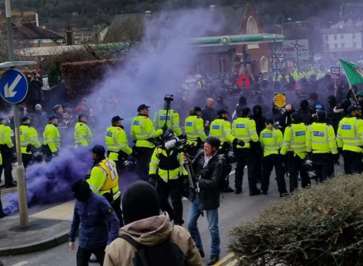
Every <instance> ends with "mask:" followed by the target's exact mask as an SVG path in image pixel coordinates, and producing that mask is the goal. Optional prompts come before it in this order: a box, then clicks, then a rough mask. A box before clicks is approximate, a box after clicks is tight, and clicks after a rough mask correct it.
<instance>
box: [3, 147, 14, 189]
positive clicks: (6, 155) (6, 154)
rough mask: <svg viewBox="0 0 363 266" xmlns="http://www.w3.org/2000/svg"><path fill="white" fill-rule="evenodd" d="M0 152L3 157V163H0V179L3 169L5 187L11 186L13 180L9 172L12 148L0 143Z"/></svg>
mask: <svg viewBox="0 0 363 266" xmlns="http://www.w3.org/2000/svg"><path fill="white" fill-rule="evenodd" d="M0 152H1V156H2V159H3V164H2V165H0V179H1V175H2V173H3V170H4V177H5V187H6V186H11V185H12V184H13V182H14V179H13V176H12V174H11V170H12V166H11V163H12V161H13V153H12V150H11V149H10V148H9V147H8V146H7V145H0Z"/></svg>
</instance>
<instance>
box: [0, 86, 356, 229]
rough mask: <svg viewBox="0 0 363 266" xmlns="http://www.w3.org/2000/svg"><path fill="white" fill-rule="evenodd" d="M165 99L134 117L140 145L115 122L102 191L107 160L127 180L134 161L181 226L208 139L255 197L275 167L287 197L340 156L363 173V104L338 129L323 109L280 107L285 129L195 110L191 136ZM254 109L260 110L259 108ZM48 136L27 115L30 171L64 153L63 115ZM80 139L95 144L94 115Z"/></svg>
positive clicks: (7, 169)
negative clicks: (195, 169)
mask: <svg viewBox="0 0 363 266" xmlns="http://www.w3.org/2000/svg"><path fill="white" fill-rule="evenodd" d="M362 97H363V93H362ZM164 101H165V105H164V108H163V109H161V110H159V111H158V112H157V113H156V115H155V117H154V119H153V120H152V119H151V117H150V114H149V109H150V107H149V106H147V105H145V104H142V105H140V106H139V107H138V108H137V115H136V116H135V117H134V118H133V119H132V121H131V128H130V136H131V138H132V140H133V143H134V145H130V143H132V142H129V137H128V134H127V133H126V131H125V129H124V126H123V124H122V120H123V119H122V118H121V117H120V116H115V117H113V118H112V120H111V125H110V127H109V128H107V130H106V133H105V137H104V142H105V146H106V149H105V153H106V157H105V158H104V157H103V156H102V151H100V149H98V150H97V151H96V153H98V157H100V158H101V159H100V160H98V161H97V163H98V164H101V163H103V164H102V166H100V169H101V170H104V171H103V172H102V171H101V172H102V173H103V176H104V177H103V179H104V182H103V183H102V184H101V185H98V187H99V189H101V190H102V186H107V185H105V184H108V183H107V182H106V180H107V178H108V175H107V173H110V171H108V170H107V169H108V168H107V167H108V166H107V165H110V164H108V163H107V162H105V161H104V160H106V159H107V160H109V161H112V162H114V164H115V167H116V169H117V173H118V175H119V176H122V175H123V173H125V172H126V171H128V165H129V164H130V161H133V160H134V161H135V162H136V167H135V171H136V173H137V174H138V176H139V177H140V178H141V179H143V180H146V181H148V182H150V183H152V184H153V185H155V186H156V188H157V191H158V193H159V195H160V198H161V206H162V209H163V210H165V211H167V212H168V213H169V215H170V217H171V219H173V220H174V222H175V223H176V224H182V223H183V218H182V213H183V204H182V200H181V199H182V196H183V195H184V196H188V193H189V192H190V189H193V188H194V186H195V184H193V182H195V180H196V177H195V176H193V171H192V169H191V168H190V165H191V163H192V161H193V158H194V157H195V156H196V155H197V154H198V153H200V152H202V148H203V142H204V141H205V140H206V138H207V136H213V137H216V138H218V139H219V140H220V143H221V145H220V148H219V157H220V158H221V160H223V164H222V165H223V181H222V182H221V184H220V190H221V191H222V192H233V191H234V192H235V193H236V194H240V193H242V191H243V190H242V184H243V176H244V172H245V171H244V169H245V168H247V171H246V172H247V178H248V188H249V194H250V195H251V196H255V195H259V194H268V193H269V184H270V175H271V172H272V170H273V169H275V173H276V182H277V187H278V191H279V194H280V196H281V197H284V196H287V195H289V193H293V192H294V191H295V190H296V189H298V187H299V182H300V183H301V185H300V186H301V187H302V188H308V187H310V186H311V180H312V179H315V180H316V182H323V181H325V180H327V179H328V178H331V177H333V176H334V173H335V170H334V168H335V164H339V156H340V155H342V157H343V159H344V171H345V173H346V174H353V173H360V172H361V171H362V151H363V150H362V148H363V120H362V119H361V107H360V105H359V104H357V105H355V104H350V105H349V106H345V107H344V110H343V111H341V110H339V108H338V107H339V106H336V108H334V112H335V111H336V112H337V114H338V113H339V116H340V118H341V119H340V118H339V120H335V121H336V122H335V123H336V124H333V123H332V122H331V119H328V118H327V112H326V111H324V110H323V109H319V110H317V111H316V112H311V113H310V115H309V116H311V117H309V119H308V120H307V119H306V117H304V116H303V115H302V114H301V113H300V112H294V111H292V110H291V108H288V111H287V109H286V108H280V110H279V111H280V112H281V113H284V114H286V113H288V118H289V119H288V123H286V124H285V125H284V126H283V127H281V126H279V125H277V124H276V121H274V120H273V119H268V118H264V119H263V120H262V121H263V125H261V120H260V119H259V118H258V117H255V116H252V115H251V110H250V108H249V107H247V105H246V104H244V105H242V104H241V103H240V104H239V105H237V107H236V110H235V114H234V115H233V117H234V119H233V121H230V120H229V114H228V112H227V111H226V110H219V111H218V112H217V117H216V118H215V119H214V120H213V121H204V120H203V118H202V117H203V112H202V109H201V108H200V107H195V108H193V110H191V111H190V114H189V115H188V116H187V117H186V119H185V122H184V133H183V130H182V127H181V125H180V116H179V114H178V112H177V111H175V110H174V109H172V108H171V103H172V101H173V97H172V96H171V95H168V96H166V97H165V99H164ZM253 111H254V113H255V111H256V110H255V108H254V110H253ZM257 111H258V110H257ZM259 112H260V113H261V110H259ZM260 116H261V114H260ZM328 116H329V114H328ZM306 121H309V122H306ZM9 123H10V122H9V121H8V119H5V118H2V119H1V120H0V152H1V157H2V158H1V159H2V160H1V169H0V170H1V174H2V171H3V170H4V177H5V184H4V185H3V186H5V187H12V186H14V185H15V182H14V181H13V177H12V173H11V170H12V162H13V160H12V157H13V150H14V144H13V130H12V129H11V127H10V125H9ZM256 123H257V126H256ZM42 135H43V138H42V139H43V141H42V142H41V141H40V138H39V134H38V131H37V129H36V128H35V127H33V126H32V121H31V119H30V118H29V117H23V118H22V120H21V126H20V143H21V153H22V156H23V162H24V166H25V167H28V166H29V164H31V163H34V162H37V161H42V160H45V161H50V160H51V159H52V158H53V157H55V156H57V154H58V152H59V150H60V148H61V131H60V130H59V128H58V118H57V117H56V116H51V117H50V118H49V120H48V123H47V124H46V126H45V127H44V130H43V134H42ZM73 137H74V145H75V146H76V147H88V146H90V145H91V144H92V143H93V133H92V129H91V127H90V125H89V124H88V118H87V116H85V115H80V116H79V117H78V122H77V123H76V124H75V126H74V132H73ZM234 164H235V179H234V180H235V184H234V189H232V188H231V187H230V184H229V176H230V174H231V173H232V165H234ZM111 170H112V169H111ZM111 172H112V171H111ZM102 173H101V174H102ZM110 177H111V175H110ZM287 179H288V184H289V187H287V182H286V181H287ZM91 180H95V178H91ZM109 183H112V182H109ZM113 183H114V182H113ZM91 187H92V184H91ZM117 190H118V188H117ZM169 199H170V200H169Z"/></svg>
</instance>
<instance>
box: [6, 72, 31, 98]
mask: <svg viewBox="0 0 363 266" xmlns="http://www.w3.org/2000/svg"><path fill="white" fill-rule="evenodd" d="M27 93H28V80H27V78H26V76H25V75H24V74H23V73H21V72H20V71H19V70H17V69H10V70H8V71H6V72H5V73H4V74H3V75H2V77H1V79H0V95H1V97H2V98H3V99H4V100H5V101H6V102H8V103H10V104H18V103H21V102H22V101H24V99H25V97H26V95H27Z"/></svg>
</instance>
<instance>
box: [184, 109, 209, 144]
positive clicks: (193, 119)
mask: <svg viewBox="0 0 363 266" xmlns="http://www.w3.org/2000/svg"><path fill="white" fill-rule="evenodd" d="M184 130H185V134H186V135H187V142H188V144H196V143H197V142H198V139H200V140H201V141H205V140H206V138H207V135H206V134H205V131H204V121H203V118H201V117H198V116H196V115H190V116H188V117H187V118H186V119H185V123H184Z"/></svg>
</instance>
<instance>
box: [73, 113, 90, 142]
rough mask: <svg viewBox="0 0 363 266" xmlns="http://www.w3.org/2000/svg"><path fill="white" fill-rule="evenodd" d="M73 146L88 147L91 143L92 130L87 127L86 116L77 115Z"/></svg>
mask: <svg viewBox="0 0 363 266" xmlns="http://www.w3.org/2000/svg"><path fill="white" fill-rule="evenodd" d="M73 135H74V145H75V146H76V147H88V146H89V145H91V143H92V137H93V134H92V130H91V129H90V127H89V126H88V120H87V116H86V115H83V114H81V115H79V116H78V122H77V123H76V125H75V126H74V134H73Z"/></svg>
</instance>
